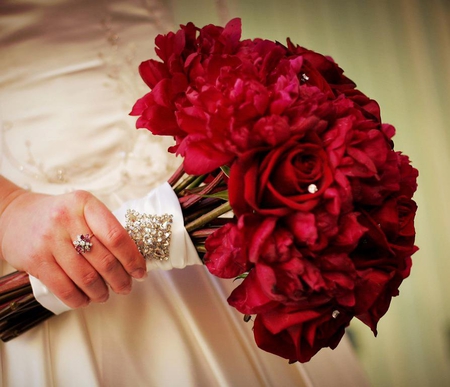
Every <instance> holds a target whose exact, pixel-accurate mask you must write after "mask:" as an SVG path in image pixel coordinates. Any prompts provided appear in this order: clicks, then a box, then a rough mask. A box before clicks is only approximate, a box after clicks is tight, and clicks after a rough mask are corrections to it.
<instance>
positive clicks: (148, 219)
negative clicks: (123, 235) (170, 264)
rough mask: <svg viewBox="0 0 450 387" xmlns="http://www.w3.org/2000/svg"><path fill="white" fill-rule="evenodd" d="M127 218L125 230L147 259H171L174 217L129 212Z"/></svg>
mask: <svg viewBox="0 0 450 387" xmlns="http://www.w3.org/2000/svg"><path fill="white" fill-rule="evenodd" d="M125 218H126V225H125V229H126V230H127V232H128V234H129V235H130V237H131V238H132V239H133V240H134V242H135V243H136V245H137V247H138V249H139V252H140V253H141V254H142V255H143V256H144V258H145V259H148V260H150V259H156V260H159V261H167V260H168V259H169V247H170V238H171V236H172V222H173V216H172V215H170V214H164V215H149V214H141V213H139V212H138V211H135V210H128V211H127V213H126V215H125Z"/></svg>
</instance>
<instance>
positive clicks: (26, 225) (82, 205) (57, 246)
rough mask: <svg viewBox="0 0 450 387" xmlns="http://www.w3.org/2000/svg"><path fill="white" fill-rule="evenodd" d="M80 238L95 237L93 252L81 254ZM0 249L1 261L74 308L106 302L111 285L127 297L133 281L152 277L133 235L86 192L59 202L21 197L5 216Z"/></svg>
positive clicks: (28, 195) (35, 196)
mask: <svg viewBox="0 0 450 387" xmlns="http://www.w3.org/2000/svg"><path fill="white" fill-rule="evenodd" d="M0 204H1V203H0ZM0 213H1V212H0ZM80 234H83V235H85V234H89V235H90V236H91V242H92V248H91V250H90V251H86V252H81V254H78V253H77V251H76V250H75V247H74V244H73V241H74V240H76V239H77V235H80ZM0 247H1V250H0V257H2V258H3V259H5V260H6V261H7V262H8V263H9V264H10V265H12V266H13V267H15V268H16V269H18V270H23V271H26V272H28V273H29V274H31V275H33V276H34V277H36V278H38V279H39V280H40V281H41V282H42V283H43V284H44V285H46V286H47V287H48V289H49V290H50V291H51V292H52V293H54V294H55V295H56V296H57V297H58V298H59V299H60V300H61V301H63V302H64V303H65V304H67V305H68V306H70V307H72V308H79V307H82V306H86V305H87V304H88V303H89V302H104V301H106V300H107V299H108V294H109V292H108V285H109V287H110V288H111V289H112V290H113V291H114V292H116V293H119V294H127V293H129V292H130V290H131V284H132V277H134V278H143V277H145V276H146V269H145V262H144V259H143V257H142V256H141V254H140V253H139V251H138V250H137V247H136V245H135V244H134V242H133V241H132V240H131V238H129V236H128V234H127V232H126V231H125V230H124V228H123V227H122V226H121V225H120V223H119V222H118V221H117V219H116V218H115V217H114V215H113V214H112V213H111V212H110V211H109V210H108V209H107V208H106V206H105V205H104V204H103V203H101V202H100V201H99V200H98V199H96V198H95V197H94V196H93V195H91V194H90V193H88V192H85V191H75V192H72V193H68V194H64V195H59V196H49V195H43V194H36V193H31V192H26V191H16V193H15V195H14V199H13V200H12V201H10V202H9V203H8V205H7V206H6V208H5V209H4V210H3V212H2V213H1V217H0Z"/></svg>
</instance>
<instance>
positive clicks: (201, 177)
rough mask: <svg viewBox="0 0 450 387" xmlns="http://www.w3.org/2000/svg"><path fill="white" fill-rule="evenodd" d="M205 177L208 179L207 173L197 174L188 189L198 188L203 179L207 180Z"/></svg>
mask: <svg viewBox="0 0 450 387" xmlns="http://www.w3.org/2000/svg"><path fill="white" fill-rule="evenodd" d="M205 179H206V175H200V176H197V178H196V179H195V180H194V181H193V182H192V183H191V184H189V186H188V187H187V188H188V189H192V188H196V187H198V186H199V185H200V184H201V183H203V180H205Z"/></svg>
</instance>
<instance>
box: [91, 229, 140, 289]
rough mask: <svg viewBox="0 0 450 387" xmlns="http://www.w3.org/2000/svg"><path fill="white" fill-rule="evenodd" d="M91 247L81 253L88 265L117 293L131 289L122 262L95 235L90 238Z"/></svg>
mask: <svg viewBox="0 0 450 387" xmlns="http://www.w3.org/2000/svg"><path fill="white" fill-rule="evenodd" d="M91 242H92V248H91V250H90V251H87V252H84V253H82V255H83V256H84V258H85V259H86V261H87V262H89V263H90V265H91V266H92V267H93V268H94V269H95V270H96V271H97V273H99V275H101V276H102V278H103V280H104V281H105V282H106V283H107V284H108V285H109V286H110V287H111V289H112V290H113V291H114V292H115V293H118V294H128V293H130V291H131V286H132V282H131V277H130V276H129V274H128V273H127V272H126V271H125V269H124V268H123V266H122V264H121V263H120V262H119V261H118V260H117V258H116V257H115V256H114V255H112V254H111V252H110V251H108V249H106V248H105V246H103V244H102V243H101V242H100V241H99V240H98V238H96V237H95V236H94V237H92V238H91Z"/></svg>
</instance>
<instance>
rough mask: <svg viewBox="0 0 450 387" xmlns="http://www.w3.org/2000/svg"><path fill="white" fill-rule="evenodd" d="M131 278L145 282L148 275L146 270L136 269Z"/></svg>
mask: <svg viewBox="0 0 450 387" xmlns="http://www.w3.org/2000/svg"><path fill="white" fill-rule="evenodd" d="M131 276H132V277H133V278H134V279H136V280H138V281H144V280H145V279H146V278H147V276H148V273H147V271H146V270H145V269H136V270H135V271H133V272H132V273H131Z"/></svg>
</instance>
